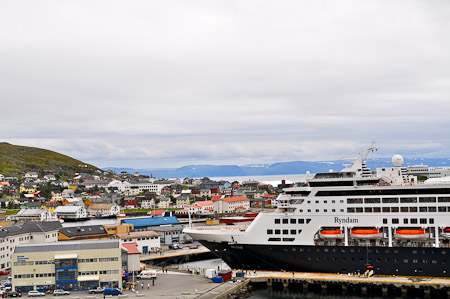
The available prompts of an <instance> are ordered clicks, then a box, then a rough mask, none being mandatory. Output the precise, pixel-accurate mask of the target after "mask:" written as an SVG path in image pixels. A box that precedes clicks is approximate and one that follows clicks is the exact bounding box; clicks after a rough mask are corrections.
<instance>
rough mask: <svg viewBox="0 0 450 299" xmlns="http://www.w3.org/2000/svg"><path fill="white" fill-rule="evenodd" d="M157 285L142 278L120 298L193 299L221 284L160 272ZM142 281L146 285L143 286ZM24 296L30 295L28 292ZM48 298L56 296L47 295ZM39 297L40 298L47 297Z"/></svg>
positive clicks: (89, 297)
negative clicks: (133, 288)
mask: <svg viewBox="0 0 450 299" xmlns="http://www.w3.org/2000/svg"><path fill="white" fill-rule="evenodd" d="M157 277H158V278H157V279H156V280H155V285H154V286H153V285H152V281H151V280H140V281H139V284H138V283H136V288H135V291H134V292H133V291H131V290H126V291H124V293H123V295H121V296H119V298H149V297H151V298H161V299H162V298H165V299H168V298H170V299H177V298H179V299H192V298H195V297H198V296H199V295H200V294H202V293H204V292H206V291H209V290H211V289H214V288H217V287H218V286H219V284H215V283H213V282H211V280H210V279H207V278H205V277H204V276H202V275H191V274H185V273H178V272H170V271H169V272H168V273H167V274H166V273H164V274H163V273H158V276H157ZM141 282H142V283H144V287H143V288H142V287H141ZM23 297H28V296H27V295H26V294H24V295H23ZM45 297H47V298H55V297H54V296H52V295H46V296H45ZM45 297H39V298H45ZM61 298H64V299H84V298H86V299H95V298H97V299H100V298H103V294H88V293H87V292H71V294H70V295H69V296H61ZM106 298H117V297H116V296H114V297H112V296H106Z"/></svg>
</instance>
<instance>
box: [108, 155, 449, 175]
mask: <svg viewBox="0 0 450 299" xmlns="http://www.w3.org/2000/svg"><path fill="white" fill-rule="evenodd" d="M422 163H423V164H424V165H428V166H450V159H448V158H423V159H418V158H414V159H408V158H404V163H403V166H408V165H419V164H422ZM343 164H351V163H350V162H349V161H347V160H336V161H319V162H309V161H293V162H278V163H273V164H255V165H244V166H238V165H188V166H183V167H180V168H157V169H133V168H115V167H109V168H105V170H106V169H110V170H113V171H116V172H121V171H126V172H128V173H135V172H139V173H140V174H146V175H152V176H153V177H156V178H175V177H176V178H185V177H190V178H197V177H224V176H260V175H280V174H303V173H306V172H307V171H309V172H311V173H316V172H328V171H329V170H330V169H332V170H333V171H340V170H341V169H342V168H343ZM367 166H368V167H369V168H371V169H372V170H375V169H376V168H377V167H383V166H385V167H388V166H392V161H391V158H377V159H368V160H367Z"/></svg>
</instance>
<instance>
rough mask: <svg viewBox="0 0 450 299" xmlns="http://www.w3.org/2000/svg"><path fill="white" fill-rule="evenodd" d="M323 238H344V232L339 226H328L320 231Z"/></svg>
mask: <svg viewBox="0 0 450 299" xmlns="http://www.w3.org/2000/svg"><path fill="white" fill-rule="evenodd" d="M319 234H320V238H321V239H343V238H344V232H343V231H342V230H341V229H339V228H328V229H322V230H321V231H320V233H319Z"/></svg>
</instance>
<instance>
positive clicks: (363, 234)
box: [350, 228, 383, 240]
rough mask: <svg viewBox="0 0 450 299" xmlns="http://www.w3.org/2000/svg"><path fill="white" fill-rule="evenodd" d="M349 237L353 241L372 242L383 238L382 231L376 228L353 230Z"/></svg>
mask: <svg viewBox="0 0 450 299" xmlns="http://www.w3.org/2000/svg"><path fill="white" fill-rule="evenodd" d="M350 237H351V238H353V239H366V240H369V239H370V240H374V239H381V238H383V231H381V230H379V229H377V228H355V229H352V231H351V233H350Z"/></svg>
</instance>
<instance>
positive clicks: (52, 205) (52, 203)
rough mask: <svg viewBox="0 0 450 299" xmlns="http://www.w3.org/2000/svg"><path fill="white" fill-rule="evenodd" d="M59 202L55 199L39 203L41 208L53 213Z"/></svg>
mask: <svg viewBox="0 0 450 299" xmlns="http://www.w3.org/2000/svg"><path fill="white" fill-rule="evenodd" d="M60 205H61V204H60V203H58V202H57V201H46V202H44V203H43V204H42V205H41V209H45V210H49V211H50V213H52V214H53V212H54V211H55V210H56V208H57V207H59V206H60Z"/></svg>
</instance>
